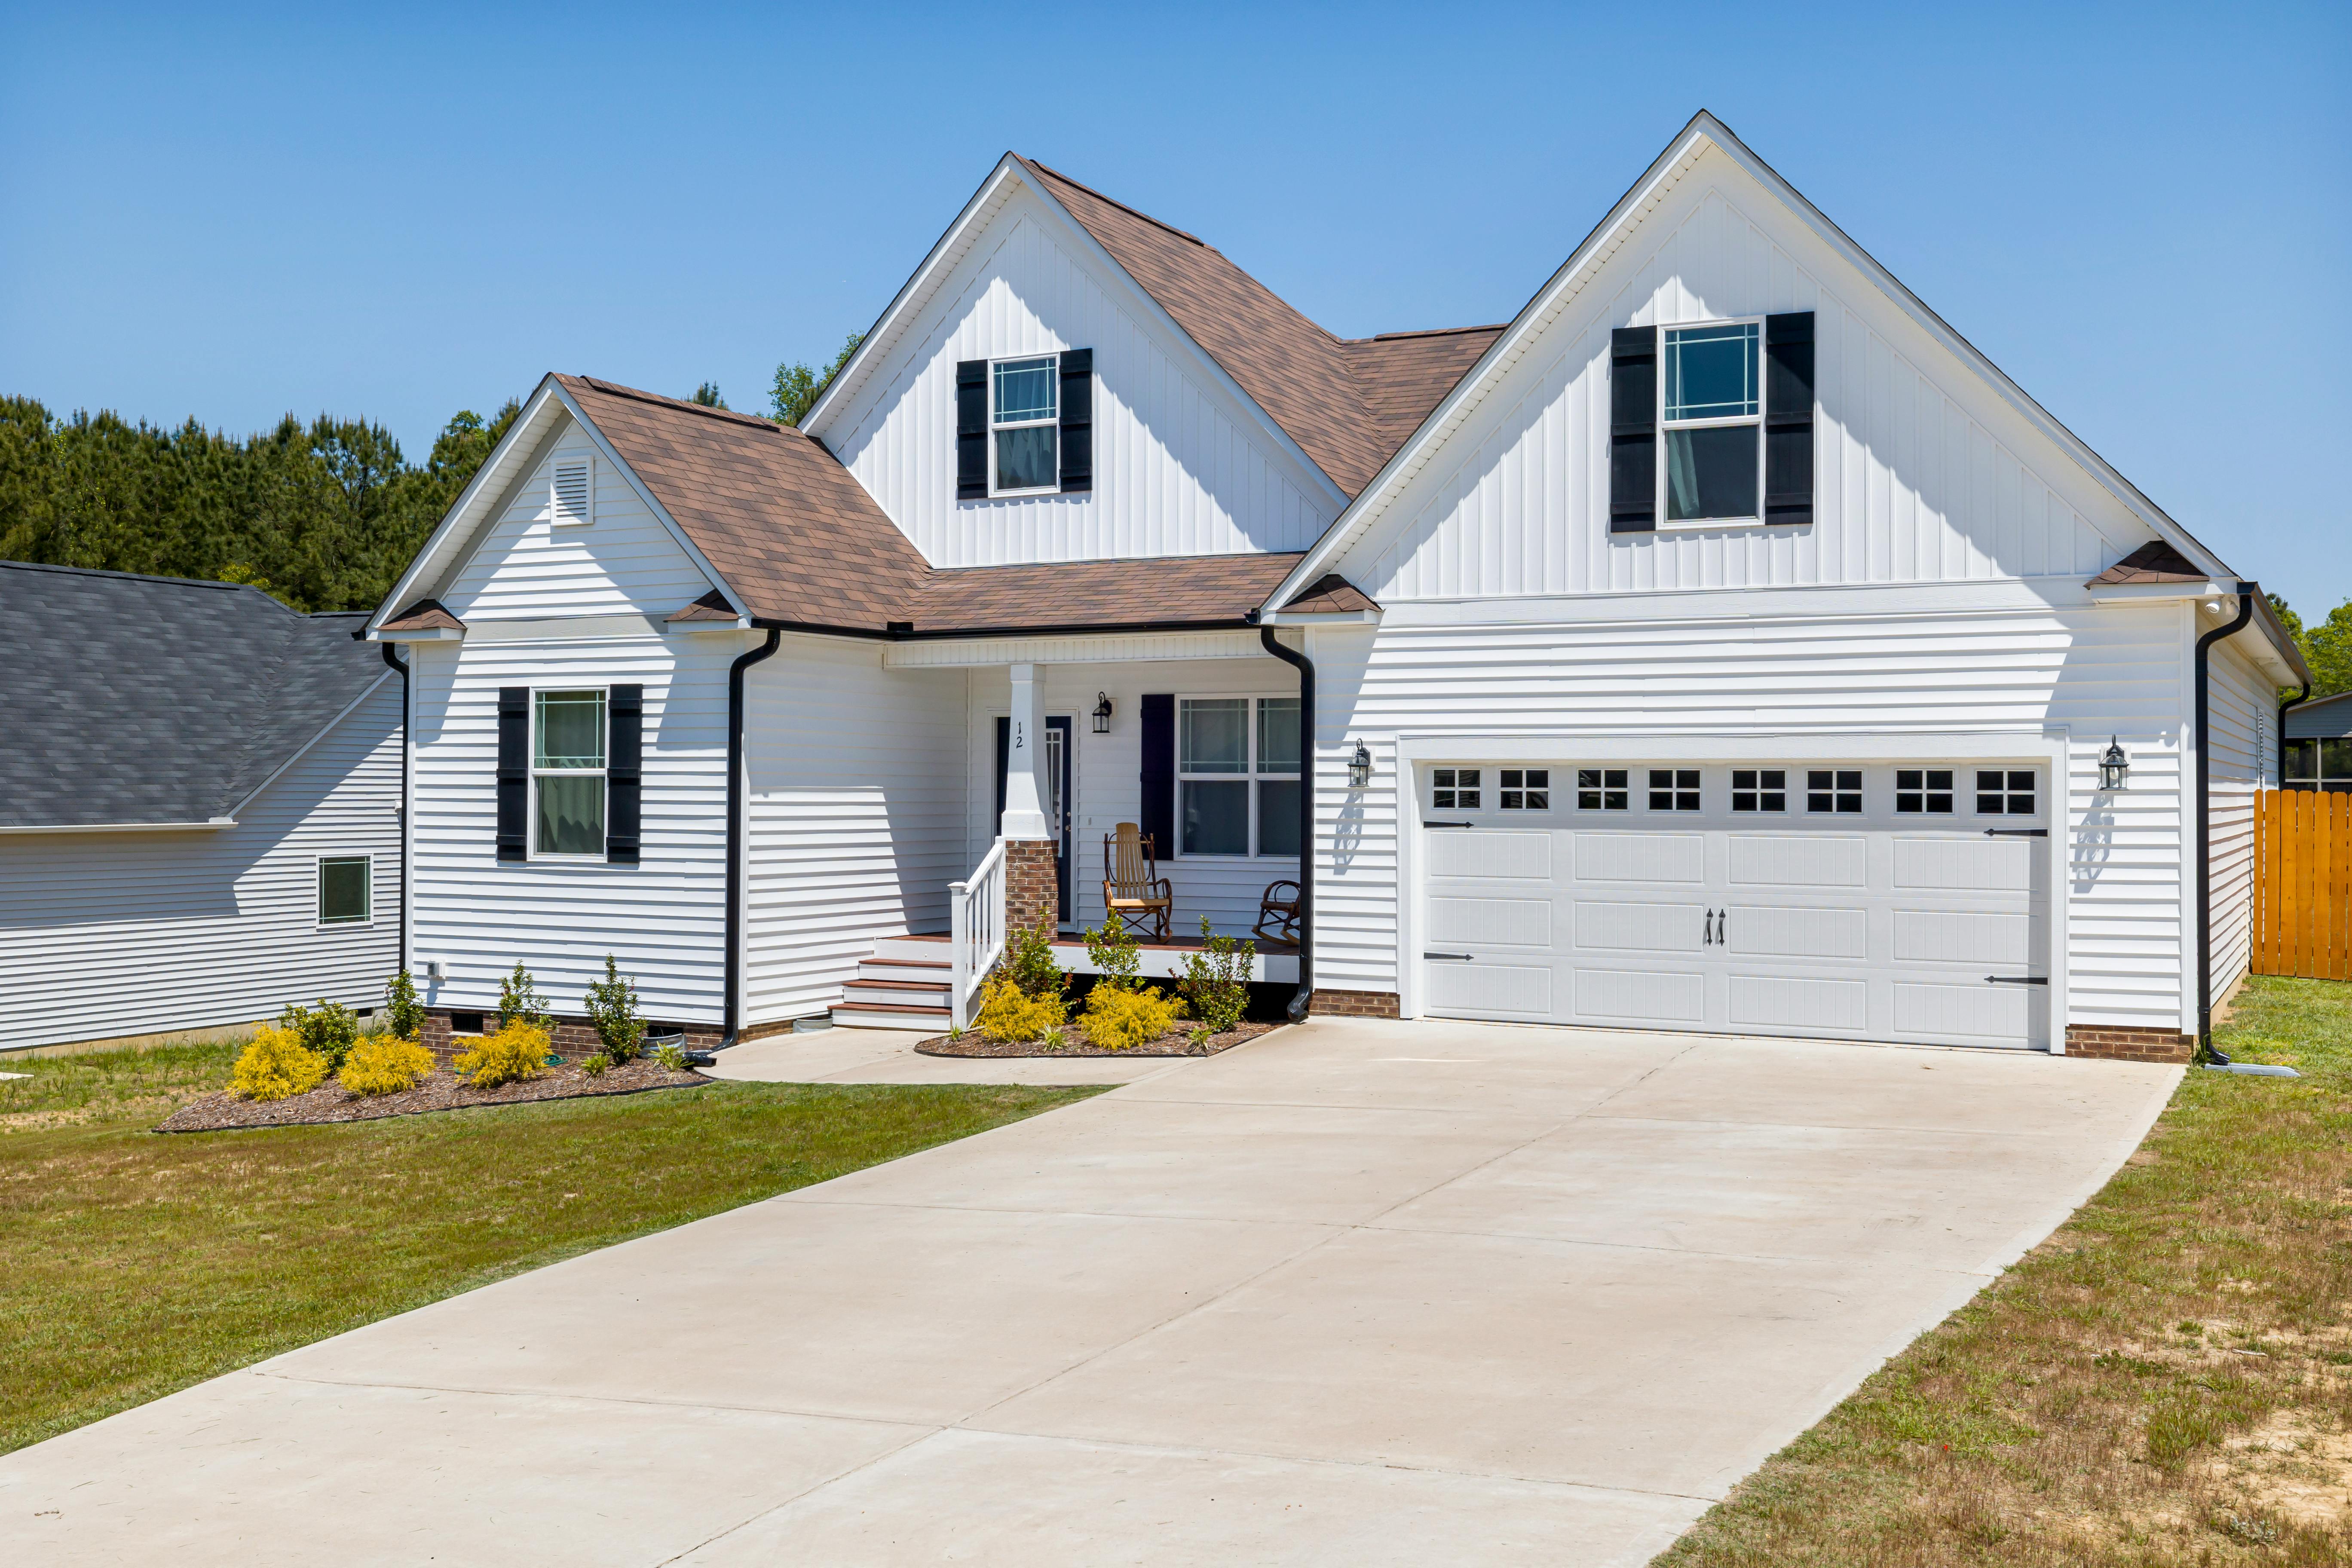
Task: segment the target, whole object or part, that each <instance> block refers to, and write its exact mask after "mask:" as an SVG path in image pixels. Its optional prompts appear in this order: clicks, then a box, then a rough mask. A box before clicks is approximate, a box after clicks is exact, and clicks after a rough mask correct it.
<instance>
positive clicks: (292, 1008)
mask: <svg viewBox="0 0 2352 1568" xmlns="http://www.w3.org/2000/svg"><path fill="white" fill-rule="evenodd" d="M278 1027H279V1028H281V1029H285V1030H288V1031H289V1032H290V1033H292V1034H294V1035H296V1036H298V1037H300V1039H301V1041H302V1048H303V1049H304V1050H307V1051H310V1052H311V1053H313V1054H314V1055H316V1056H317V1057H318V1058H320V1060H322V1061H324V1062H325V1063H326V1064H327V1070H328V1071H329V1072H340V1071H341V1070H342V1066H343V1058H345V1057H347V1056H349V1055H351V1051H352V1041H354V1040H356V1039H358V1038H359V1037H360V1020H359V1015H358V1014H356V1013H354V1012H352V1010H351V1009H350V1008H349V1007H346V1006H344V1005H342V1004H341V1002H330V1001H328V1000H326V999H325V998H324V997H321V998H320V1001H319V1005H317V1006H315V1007H298V1006H296V1005H294V1004H293V1003H291V1002H289V1003H288V1004H286V1010H285V1011H284V1012H282V1013H280V1014H278Z"/></svg>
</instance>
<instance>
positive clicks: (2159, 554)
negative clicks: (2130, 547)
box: [2084, 539, 2210, 588]
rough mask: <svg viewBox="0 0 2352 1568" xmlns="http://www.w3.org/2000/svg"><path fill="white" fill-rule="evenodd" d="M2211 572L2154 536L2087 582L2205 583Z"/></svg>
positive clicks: (2103, 584) (2092, 583)
mask: <svg viewBox="0 0 2352 1568" xmlns="http://www.w3.org/2000/svg"><path fill="white" fill-rule="evenodd" d="M2209 575H2210V574H2208V573H2204V572H2200V571H2199V570H2198V569H2197V563H2195V562H2193V561H2191V560H2189V557H2187V556H2186V555H2183V554H2182V553H2180V552H2179V551H2178V550H2175V549H2174V548H2173V547H2172V546H2171V545H2169V544H2168V543H2166V542H2164V541H2163V540H2161V539H2151V540H2149V541H2148V542H2147V543H2146V544H2143V545H2141V546H2140V547H2139V548H2138V549H2137V550H2135V551H2133V552H2131V553H2130V554H2129V555H2126V556H2125V557H2124V558H2123V559H2122V560H2121V561H2118V562H2116V563H2115V564H2114V565H2112V566H2110V567H2108V568H2107V569H2106V570H2105V571H2104V572H2102V573H2100V574H2098V575H2097V576H2095V577H2094V578H2092V579H2091V580H2090V582H2089V583H2088V584H2084V585H2085V586H2086V587H2093V588H2100V587H2105V586H2108V585H2110V584H2116V583H2202V582H2204V581H2205V580H2206V579H2207V577H2208V576H2209Z"/></svg>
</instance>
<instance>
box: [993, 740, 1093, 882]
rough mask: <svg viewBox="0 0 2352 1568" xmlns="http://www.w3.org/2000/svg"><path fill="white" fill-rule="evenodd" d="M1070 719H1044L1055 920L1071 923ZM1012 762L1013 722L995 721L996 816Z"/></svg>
mask: <svg viewBox="0 0 2352 1568" xmlns="http://www.w3.org/2000/svg"><path fill="white" fill-rule="evenodd" d="M1070 752H1071V747H1070V716H1069V715H1068V714H1067V713H1053V714H1048V715H1047V716H1046V719H1045V827H1046V831H1047V832H1049V833H1051V834H1052V835H1053V836H1054V892H1055V900H1056V901H1057V903H1058V906H1059V907H1058V908H1057V909H1056V910H1055V915H1054V918H1055V920H1056V921H1060V922H1061V923H1062V924H1064V925H1067V924H1069V923H1070V865H1071V862H1072V861H1073V860H1074V859H1075V858H1076V843H1075V842H1074V840H1073V838H1072V834H1073V833H1074V831H1075V827H1074V826H1073V825H1074V824H1075V822H1076V817H1075V816H1073V814H1072V813H1073V805H1074V803H1073V800H1072V796H1071V794H1070ZM1012 760H1013V721H1012V719H1010V718H1009V717H1007V718H1000V719H998V720H997V721H996V815H997V816H999V817H1000V818H1001V817H1003V815H1004V773H1005V770H1006V769H1007V768H1008V767H1010V766H1011V765H1012Z"/></svg>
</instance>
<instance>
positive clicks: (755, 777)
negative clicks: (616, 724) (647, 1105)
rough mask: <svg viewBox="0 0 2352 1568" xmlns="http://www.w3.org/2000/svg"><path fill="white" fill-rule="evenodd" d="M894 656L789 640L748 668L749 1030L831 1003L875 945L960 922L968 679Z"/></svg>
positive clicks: (864, 647)
mask: <svg viewBox="0 0 2352 1568" xmlns="http://www.w3.org/2000/svg"><path fill="white" fill-rule="evenodd" d="M747 646H750V645H747ZM882 658H883V654H882V647H881V645H879V644H877V643H872V642H863V641H859V642H852V641H849V640H846V639H842V638H828V637H785V638H784V639H783V640H782V644H781V646H780V647H779V648H778V650H777V652H776V653H775V654H774V655H773V656H772V658H768V659H766V660H764V661H762V662H761V663H760V664H757V665H754V666H752V667H751V669H750V670H749V671H747V672H746V676H745V682H744V714H743V751H744V762H745V766H746V772H747V782H748V785H749V787H748V790H747V792H746V795H745V808H744V816H745V828H746V865H745V877H744V922H743V933H744V965H743V984H744V994H743V1020H744V1022H746V1023H750V1024H761V1023H771V1022H774V1021H776V1020H779V1019H784V1018H797V1017H806V1016H810V1015H812V1014H815V1013H820V1012H823V1011H824V1009H825V1008H827V1007H830V1006H831V1005H834V1004H835V1002H838V1001H840V1000H841V995H842V984H843V983H844V982H845V981H847V980H849V979H850V978H852V977H853V976H854V975H855V974H856V972H857V965H858V963H859V961H860V960H862V959H865V958H867V957H870V956H871V955H872V953H873V951H874V944H875V942H877V941H878V940H880V939H881V938H883V937H888V936H900V935H904V934H905V933H907V932H908V931H944V930H945V929H947V924H948V884H949V883H950V882H952V881H955V880H957V879H960V878H961V877H962V876H964V875H965V873H966V872H967V871H968V870H969V869H970V868H971V866H970V862H969V861H968V860H967V859H966V858H965V857H964V848H965V846H964V816H965V805H966V796H967V791H968V784H967V780H966V776H965V773H964V770H963V769H962V767H961V766H960V765H959V760H960V759H961V756H962V754H963V751H964V745H965V730H966V726H967V714H966V701H965V689H966V676H965V672H964V671H962V670H961V669H944V670H908V671H889V670H885V669H884V668H882Z"/></svg>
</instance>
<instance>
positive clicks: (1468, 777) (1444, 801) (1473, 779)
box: [1429, 768, 1480, 811]
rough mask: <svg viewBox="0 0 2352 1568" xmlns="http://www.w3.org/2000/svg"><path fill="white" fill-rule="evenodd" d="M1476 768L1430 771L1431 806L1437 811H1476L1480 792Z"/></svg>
mask: <svg viewBox="0 0 2352 1568" xmlns="http://www.w3.org/2000/svg"><path fill="white" fill-rule="evenodd" d="M1478 772H1479V770H1478V769H1476V768H1432V769H1430V770H1429V804H1430V806H1431V808H1432V809H1433V810H1436V811H1475V810H1477V809H1478V801H1479V798H1480V790H1479V787H1478Z"/></svg>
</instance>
